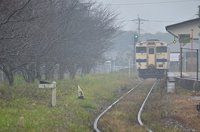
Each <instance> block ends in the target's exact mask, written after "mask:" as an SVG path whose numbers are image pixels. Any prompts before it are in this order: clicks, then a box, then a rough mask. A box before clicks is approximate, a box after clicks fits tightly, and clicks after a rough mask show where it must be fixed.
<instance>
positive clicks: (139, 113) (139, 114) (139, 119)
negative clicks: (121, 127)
mask: <svg viewBox="0 0 200 132" xmlns="http://www.w3.org/2000/svg"><path fill="white" fill-rule="evenodd" d="M156 83H157V81H156V82H155V83H154V84H153V86H152V87H151V90H150V91H149V93H148V95H147V96H146V98H145V100H144V102H143V104H142V106H141V107H140V110H139V112H138V117H137V118H138V122H139V123H140V125H141V126H143V125H144V124H143V123H142V121H141V118H140V117H141V112H142V110H143V107H144V105H145V103H146V101H147V99H148V97H149V95H150V93H151V91H152V90H153V88H154V86H155V85H156ZM147 130H148V131H149V132H153V131H151V130H149V129H147Z"/></svg>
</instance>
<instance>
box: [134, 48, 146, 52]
mask: <svg viewBox="0 0 200 132" xmlns="http://www.w3.org/2000/svg"><path fill="white" fill-rule="evenodd" d="M146 52H147V48H146V47H136V53H146Z"/></svg>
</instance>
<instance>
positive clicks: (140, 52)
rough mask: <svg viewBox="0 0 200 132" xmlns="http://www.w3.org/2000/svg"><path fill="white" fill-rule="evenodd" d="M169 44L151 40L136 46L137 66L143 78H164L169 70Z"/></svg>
mask: <svg viewBox="0 0 200 132" xmlns="http://www.w3.org/2000/svg"><path fill="white" fill-rule="evenodd" d="M169 58H170V53H169V49H168V48H167V44H166V43H164V42H159V41H158V40H149V41H146V42H142V43H138V44H136V66H137V70H138V75H139V77H141V78H144V79H146V78H164V77H165V75H166V74H167V71H168V69H169Z"/></svg>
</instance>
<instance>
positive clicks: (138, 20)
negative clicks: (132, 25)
mask: <svg viewBox="0 0 200 132" xmlns="http://www.w3.org/2000/svg"><path fill="white" fill-rule="evenodd" d="M131 21H137V22H138V23H137V24H138V28H137V30H138V31H137V33H138V40H140V30H141V28H140V24H142V22H143V21H149V20H145V19H140V17H139V15H138V19H134V20H131Z"/></svg>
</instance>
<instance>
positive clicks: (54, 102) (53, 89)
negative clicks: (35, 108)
mask: <svg viewBox="0 0 200 132" xmlns="http://www.w3.org/2000/svg"><path fill="white" fill-rule="evenodd" d="M52 84H54V88H52V103H51V104H52V107H55V106H56V82H55V81H53V82H52Z"/></svg>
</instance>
